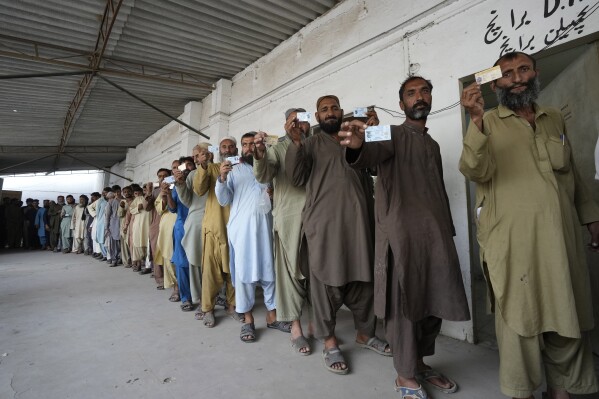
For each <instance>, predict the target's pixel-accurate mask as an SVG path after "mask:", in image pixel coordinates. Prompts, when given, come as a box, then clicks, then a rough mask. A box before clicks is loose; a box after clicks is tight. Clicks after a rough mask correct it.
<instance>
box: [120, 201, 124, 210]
mask: <svg viewBox="0 0 599 399" xmlns="http://www.w3.org/2000/svg"><path fill="white" fill-rule="evenodd" d="M119 206H120V207H121V208H124V207H125V200H123V201H121V203H120V204H119Z"/></svg>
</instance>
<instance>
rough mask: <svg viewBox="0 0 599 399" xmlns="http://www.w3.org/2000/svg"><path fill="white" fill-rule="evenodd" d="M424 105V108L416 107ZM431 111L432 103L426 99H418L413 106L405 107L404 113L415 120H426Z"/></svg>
mask: <svg viewBox="0 0 599 399" xmlns="http://www.w3.org/2000/svg"><path fill="white" fill-rule="evenodd" d="M418 105H423V106H424V107H423V108H419V109H415V108H416V106H418ZM430 112H431V105H430V104H429V103H427V102H426V101H422V100H421V101H418V102H416V103H415V104H414V105H413V106H412V107H411V108H407V107H406V108H405V109H404V113H405V114H406V116H407V117H408V118H410V119H411V120H413V121H421V120H426V118H427V117H428V114H429V113H430Z"/></svg>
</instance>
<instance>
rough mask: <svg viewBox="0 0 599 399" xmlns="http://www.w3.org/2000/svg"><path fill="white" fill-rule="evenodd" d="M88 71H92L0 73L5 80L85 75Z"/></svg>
mask: <svg viewBox="0 0 599 399" xmlns="http://www.w3.org/2000/svg"><path fill="white" fill-rule="evenodd" d="M86 73H90V71H71V72H48V73H30V74H24V75H0V80H4V79H29V78H49V77H53V76H74V75H84V74H86Z"/></svg>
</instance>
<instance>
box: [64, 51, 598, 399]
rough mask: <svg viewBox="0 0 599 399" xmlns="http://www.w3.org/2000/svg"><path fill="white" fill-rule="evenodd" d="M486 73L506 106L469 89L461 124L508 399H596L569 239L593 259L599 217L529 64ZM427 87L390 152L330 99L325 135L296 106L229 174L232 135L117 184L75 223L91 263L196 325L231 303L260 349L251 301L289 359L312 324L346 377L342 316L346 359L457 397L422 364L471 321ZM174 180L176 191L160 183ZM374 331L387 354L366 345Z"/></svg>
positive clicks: (243, 335)
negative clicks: (163, 293)
mask: <svg viewBox="0 0 599 399" xmlns="http://www.w3.org/2000/svg"><path fill="white" fill-rule="evenodd" d="M495 65H499V66H500V68H501V70H502V77H501V78H499V79H497V80H495V81H494V82H492V83H491V88H492V89H493V90H494V91H495V93H496V94H497V99H498V102H499V106H498V107H496V108H493V109H491V110H489V111H486V112H485V110H484V101H483V97H482V93H481V90H480V86H479V85H478V84H477V83H474V84H472V85H471V86H468V87H467V88H465V90H464V91H463V94H462V98H461V103H462V105H463V106H464V108H465V109H466V111H467V112H468V115H469V118H470V124H469V128H468V132H467V134H466V136H465V138H464V141H463V151H462V155H461V159H460V164H459V168H460V171H461V172H462V173H463V174H464V175H465V176H466V177H467V178H468V179H470V180H472V181H474V182H476V183H477V199H476V208H477V209H476V211H475V217H476V222H477V233H478V241H479V244H480V248H481V250H480V254H481V264H482V266H483V269H484V272H485V273H484V274H485V277H486V279H487V283H488V287H489V292H490V294H491V295H490V297H491V299H492V304H493V305H494V312H495V319H496V330H497V339H498V346H499V354H500V386H501V390H502V392H503V393H504V394H506V395H508V396H511V397H513V398H533V392H534V391H535V390H536V389H537V388H538V387H539V386H540V385H541V383H542V375H543V373H544V374H545V377H546V381H547V393H546V394H547V397H549V398H553V399H561V398H569V397H570V394H588V393H593V392H596V391H597V390H598V386H597V380H596V376H595V372H594V368H593V359H592V354H591V349H590V338H589V334H588V332H589V331H590V330H591V329H592V328H593V324H594V321H593V316H592V303H591V300H590V298H591V296H590V286H589V278H588V268H587V265H586V262H585V254H584V248H583V238H582V234H581V231H580V228H579V225H586V226H587V227H588V230H589V232H590V237H591V240H590V243H589V245H588V247H589V249H590V250H591V251H594V252H599V206H598V205H597V204H596V203H595V202H594V201H593V200H592V199H591V197H590V195H589V193H588V190H587V188H586V186H585V184H584V183H583V182H582V181H581V179H580V176H579V174H578V172H577V170H576V166H575V164H574V161H573V159H572V153H571V148H570V145H569V143H568V140H567V132H566V127H565V123H564V119H563V117H562V116H561V114H560V113H559V111H557V110H554V109H552V108H548V107H543V106H540V105H538V104H537V103H536V102H535V100H536V99H537V96H538V94H539V90H540V83H539V78H538V76H539V72H538V70H537V69H536V62H535V60H534V59H533V58H532V57H531V56H529V55H527V54H525V53H520V52H514V53H508V54H505V55H503V56H502V57H501V58H500V59H498V60H497V61H496V63H495ZM432 90H433V85H432V83H431V82H430V81H429V80H426V79H425V78H422V77H419V76H410V77H408V78H407V79H406V80H405V81H404V82H403V83H402V84H401V87H400V89H399V107H400V108H401V110H402V111H403V112H404V113H405V116H406V120H405V122H404V123H403V124H402V125H400V126H392V127H391V136H390V139H387V140H382V141H373V142H367V141H366V140H365V132H366V129H368V128H369V127H370V126H373V125H377V124H378V118H377V115H376V113H375V112H369V113H368V114H367V120H359V119H355V120H350V121H344V120H343V115H344V113H343V109H342V107H341V104H340V100H339V98H338V97H337V96H335V95H325V96H322V97H320V98H319V99H318V100H317V101H316V112H315V118H316V121H317V122H318V124H319V127H320V132H319V133H316V134H314V135H309V131H310V125H309V123H307V122H301V121H300V120H299V119H298V117H297V114H298V112H305V110H304V109H303V108H300V107H297V108H291V109H289V110H287V111H286V112H285V123H284V130H285V133H286V134H285V136H284V137H281V138H280V139H279V140H278V141H277V142H276V143H275V144H273V145H271V144H270V143H272V140H268V137H269V134H268V133H265V132H258V133H256V132H248V133H246V134H244V135H243V136H242V137H241V140H240V144H241V156H240V162H239V163H236V162H235V163H234V162H232V161H231V160H230V159H227V158H229V157H232V156H235V155H237V153H238V149H237V140H236V139H235V138H233V137H224V138H222V139H221V140H220V142H219V146H218V152H219V156H220V159H221V162H219V163H215V162H213V157H214V154H213V153H211V152H210V145H209V144H208V143H202V144H199V145H197V146H196V147H195V148H194V149H193V156H192V158H182V159H180V160H176V161H173V163H172V165H171V169H170V170H169V169H160V170H159V171H158V173H157V176H158V183H157V184H156V185H154V184H153V183H148V184H146V185H145V186H144V187H140V186H138V185H132V186H130V187H125V188H124V189H123V194H124V196H123V197H121V193H120V191H119V189H118V187H112V188H109V187H107V188H105V189H104V191H103V192H102V195H101V196H99V198H98V199H97V200H94V198H93V196H92V201H93V202H92V203H91V204H90V205H89V206H87V207H86V208H85V209H86V211H85V212H87V214H88V215H89V216H90V217H91V218H93V220H94V222H93V223H92V228H91V230H90V229H89V228H88V229H86V231H92V233H91V234H90V235H91V237H92V239H93V244H92V245H93V248H94V250H93V252H94V256H95V257H97V258H98V259H100V260H102V261H108V262H110V263H111V266H116V265H118V264H119V263H120V262H123V263H124V264H125V267H132V268H133V270H134V271H138V272H140V273H150V272H151V271H152V270H153V271H154V277H155V279H156V283H157V288H158V289H164V287H170V286H171V285H174V287H175V288H174V291H173V294H172V296H171V297H170V300H172V301H178V300H181V301H182V304H181V309H182V310H184V311H193V310H194V308H195V307H196V306H197V311H196V318H198V319H200V320H203V323H204V325H205V326H206V327H209V328H211V327H214V326H215V325H216V318H215V308H216V306H217V305H219V304H221V305H223V306H224V307H225V310H226V313H227V314H228V315H229V316H231V317H233V318H234V319H235V320H237V321H239V322H241V323H242V327H241V332H240V339H241V341H243V342H254V341H255V340H256V338H257V334H256V323H255V320H254V316H253V309H254V306H255V298H256V288H257V287H258V286H259V287H261V288H262V291H263V296H264V304H265V307H266V309H267V316H266V326H267V327H269V328H275V329H278V330H281V331H284V332H290V333H291V334H290V336H291V338H290V341H291V346H292V347H293V348H294V349H295V351H296V353H298V354H300V355H309V354H310V353H311V352H312V345H311V343H310V341H309V340H308V337H307V336H306V334H304V332H303V330H302V325H301V317H302V315H303V314H304V313H307V314H308V315H309V319H310V322H309V326H308V329H309V334H307V335H308V336H309V335H314V336H315V337H316V338H318V339H320V340H321V341H322V342H323V344H324V349H323V351H322V361H323V365H324V367H325V368H326V369H327V370H328V371H330V372H332V373H335V374H347V373H348V371H349V365H348V362H347V361H346V360H345V358H344V356H343V353H342V351H341V349H340V344H339V342H338V340H337V338H336V332H335V328H336V314H337V312H338V310H339V309H340V308H341V306H343V305H345V306H347V308H349V310H350V311H351V312H352V314H353V317H354V324H355V329H356V339H355V340H356V344H357V345H358V346H360V347H364V348H367V349H370V350H372V351H374V352H376V353H378V354H380V355H383V356H392V357H393V364H394V368H395V370H396V372H397V378H396V379H395V381H394V385H395V390H396V391H397V392H399V394H400V396H401V397H402V398H406V399H426V398H428V394H427V391H426V390H425V385H426V386H427V387H430V388H433V389H437V390H440V391H442V392H444V393H453V392H456V391H457V389H458V385H457V383H456V382H455V381H453V380H452V379H450V378H449V377H447V376H445V375H444V374H442V373H441V372H439V371H437V370H435V369H433V368H432V367H430V366H428V365H427V364H425V363H424V357H425V356H431V355H433V354H434V351H435V340H436V337H437V336H438V334H439V331H440V328H441V323H442V320H443V319H445V320H452V321H465V320H468V319H469V318H470V313H469V309H468V305H467V300H466V294H465V291H464V286H463V279H462V273H461V269H460V266H459V260H458V255H457V251H456V248H455V244H454V241H453V237H454V236H455V234H456V232H455V229H454V225H453V220H452V216H451V212H450V206H449V199H448V195H447V192H446V189H445V184H444V180H443V169H442V161H441V152H440V148H439V145H438V144H437V142H436V141H435V140H433V138H432V137H431V136H430V135H429V132H428V128H427V126H426V123H427V118H428V115H429V113H430V111H431V105H432ZM267 142H268V143H269V145H267ZM180 165H185V168H181V169H183V170H181V169H180V168H179V166H180ZM171 174H172V176H173V177H174V183H170V182H168V181H165V179H166V177H168V176H169V175H171ZM372 175H376V177H377V178H376V185H374V184H373V179H372ZM271 187H272V189H273V190H271ZM94 204H95V205H94ZM64 214H65V215H66V214H67V212H64ZM74 215H75V212H73V216H72V217H75V216H74ZM115 215H116V216H115ZM113 220H115V221H118V222H119V224H116V222H115V224H112V221H113ZM117 226H118V227H117ZM94 231H95V233H93V232H94ZM117 232H118V233H117ZM119 251H120V252H119ZM376 317H378V318H380V319H383V320H384V326H385V337H386V341H385V340H382V339H380V338H378V337H377V336H376Z"/></svg>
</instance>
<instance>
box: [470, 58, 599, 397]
mask: <svg viewBox="0 0 599 399" xmlns="http://www.w3.org/2000/svg"><path fill="white" fill-rule="evenodd" d="M495 66H497V67H499V68H500V69H501V75H500V76H499V78H497V79H495V80H493V81H491V89H492V90H493V91H495V94H496V95H497V100H498V102H499V106H497V107H496V108H493V109H490V110H488V111H487V112H485V110H484V106H485V104H484V100H483V97H482V93H481V90H480V86H479V85H478V84H477V83H476V82H475V83H473V84H472V85H470V86H468V87H466V88H465V89H464V92H463V93H462V99H461V102H462V105H463V106H464V108H465V109H466V111H467V112H468V114H469V116H470V123H469V126H468V131H467V132H466V136H465V137H464V147H463V151H462V157H461V159H460V171H461V172H462V173H463V174H464V176H466V177H467V178H468V179H470V180H472V181H474V182H476V205H475V207H476V209H479V212H478V215H477V216H476V219H477V220H476V221H477V229H478V231H477V238H478V242H479V244H480V258H481V264H482V266H483V269H484V271H485V276H486V277H487V283H488V286H489V288H490V291H491V292H490V294H491V295H490V298H491V300H492V306H493V307H494V312H495V331H496V334H497V344H498V347H499V358H500V360H501V361H500V366H499V379H500V386H501V392H503V393H504V394H505V395H508V396H511V397H513V398H531V397H532V394H533V392H534V391H535V390H536V389H537V388H538V387H539V386H540V385H541V383H542V378H543V372H544V374H545V378H546V381H547V391H548V396H549V397H550V398H552V399H554V398H560V399H561V398H569V397H570V393H572V394H588V393H593V392H597V389H598V386H597V380H596V377H595V371H594V368H593V355H592V353H591V344H590V337H589V334H588V332H589V331H590V330H592V329H593V324H594V322H593V304H592V302H591V291H590V284H589V271H588V268H587V264H586V259H585V258H586V254H585V249H584V245H583V237H582V231H581V227H580V226H581V225H586V226H587V228H588V230H589V233H590V236H591V241H590V242H589V243H588V246H589V249H590V250H592V251H595V252H597V251H599V207H598V206H597V204H596V203H595V202H594V201H593V199H592V197H591V196H590V194H589V192H588V189H587V188H586V186H585V184H584V182H583V181H582V180H581V178H580V176H579V174H578V171H577V169H576V165H575V164H574V161H573V159H572V150H571V148H570V144H569V142H568V140H567V138H566V137H567V134H566V122H565V121H564V117H563V116H562V114H561V113H560V111H559V110H557V109H554V108H549V107H544V106H541V105H539V104H537V103H536V102H535V100H536V99H537V96H538V95H539V92H540V82H539V78H538V75H539V71H538V70H537V68H536V61H535V60H534V59H533V58H532V57H531V56H529V55H528V54H525V53H521V52H512V53H507V54H505V55H503V56H502V57H501V58H499V59H498V60H497V61H496V62H495Z"/></svg>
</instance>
